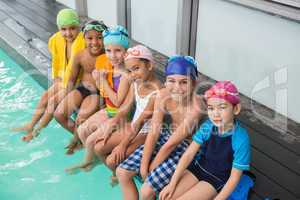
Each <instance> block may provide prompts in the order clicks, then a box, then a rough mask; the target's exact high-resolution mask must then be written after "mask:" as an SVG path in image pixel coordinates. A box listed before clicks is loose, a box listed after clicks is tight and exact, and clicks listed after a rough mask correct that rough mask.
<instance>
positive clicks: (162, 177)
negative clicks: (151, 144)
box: [119, 129, 189, 193]
mask: <svg viewBox="0 0 300 200" xmlns="http://www.w3.org/2000/svg"><path fill="white" fill-rule="evenodd" d="M170 136H171V133H170V131H169V130H167V129H164V130H163V131H162V132H161V134H160V136H159V139H158V141H157V143H156V145H155V148H154V151H153V153H152V157H151V159H152V160H153V159H154V158H155V156H156V154H157V153H158V151H159V149H160V148H161V147H162V146H163V145H164V144H165V143H166V142H167V141H168V139H169V138H170ZM188 145H189V143H188V142H187V141H182V142H181V143H180V144H178V145H177V147H176V148H175V149H174V150H173V152H172V153H171V154H170V155H169V156H168V158H166V160H164V161H163V162H162V163H161V164H160V165H159V166H158V167H156V168H155V169H154V170H152V171H151V172H150V173H149V174H148V176H147V178H146V180H145V182H146V183H147V184H148V185H149V186H150V187H151V188H152V189H153V190H154V191H155V192H157V193H159V192H160V191H161V190H162V189H163V188H164V187H165V186H166V185H167V184H168V183H169V182H170V180H171V177H172V175H173V173H174V172H175V169H176V165H177V164H178V161H179V159H180V157H181V156H182V154H183V153H184V152H185V150H186V149H187V147H188ZM143 150H144V145H141V146H140V147H139V148H137V149H136V150H135V151H134V152H133V153H132V154H131V155H130V156H129V157H128V158H127V159H126V160H125V161H123V162H122V163H121V164H120V165H119V167H121V168H123V169H126V170H128V171H134V172H136V173H137V174H139V172H140V165H141V160H142V156H143Z"/></svg>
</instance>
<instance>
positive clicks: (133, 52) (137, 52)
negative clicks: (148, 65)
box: [125, 45, 153, 62]
mask: <svg viewBox="0 0 300 200" xmlns="http://www.w3.org/2000/svg"><path fill="white" fill-rule="evenodd" d="M131 58H143V59H146V60H149V61H150V62H153V56H152V53H151V51H150V50H149V49H148V48H147V47H145V46H143V45H137V46H135V47H132V48H129V49H128V50H127V56H126V57H125V61H126V60H129V59H131Z"/></svg>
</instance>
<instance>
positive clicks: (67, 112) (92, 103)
mask: <svg viewBox="0 0 300 200" xmlns="http://www.w3.org/2000/svg"><path fill="white" fill-rule="evenodd" d="M106 29H107V27H106V26H105V24H103V22H99V21H91V22H89V23H87V24H86V25H85V26H84V28H83V34H84V39H85V42H86V48H85V49H84V50H82V51H80V52H79V53H77V54H76V55H75V57H74V61H73V65H72V70H71V75H70V79H69V81H68V85H67V91H68V95H67V96H66V97H65V98H64V99H63V100H62V101H61V102H60V104H59V105H58V107H57V109H56V111H55V113H54V117H55V119H56V121H58V122H59V123H60V124H61V125H62V126H63V127H64V128H65V129H67V130H68V131H70V132H71V133H72V134H73V139H72V140H71V143H70V145H68V151H67V154H72V153H73V151H74V148H75V147H76V146H77V145H78V143H77V141H76V138H77V134H76V129H77V127H78V126H79V125H80V124H81V123H82V122H83V121H85V120H86V119H87V118H88V117H89V116H90V115H92V114H94V113H95V112H96V111H97V110H98V109H99V104H100V103H99V102H100V96H99V90H98V89H97V86H96V82H95V80H94V78H93V76H92V72H93V70H94V69H95V62H96V59H97V57H98V56H100V55H101V54H104V48H103V38H102V32H103V31H104V30H106ZM79 76H80V77H81V79H80V83H79V84H78V85H76V80H77V77H79ZM77 109H79V111H78V115H77V117H76V120H75V121H73V120H72V119H71V115H72V113H73V112H74V111H75V110H77ZM74 140H75V141H74Z"/></svg>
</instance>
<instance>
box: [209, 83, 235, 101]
mask: <svg viewBox="0 0 300 200" xmlns="http://www.w3.org/2000/svg"><path fill="white" fill-rule="evenodd" d="M204 98H205V100H206V101H207V100H208V99H210V98H219V99H224V100H226V101H228V102H229V103H231V104H232V105H236V104H239V103H240V96H239V92H238V90H237V88H236V86H235V85H234V84H233V83H232V82H230V81H219V82H217V83H216V84H215V85H213V86H212V87H211V88H210V89H208V90H207V91H206V92H205V94H204Z"/></svg>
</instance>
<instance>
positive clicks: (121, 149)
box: [112, 144, 126, 165]
mask: <svg viewBox="0 0 300 200" xmlns="http://www.w3.org/2000/svg"><path fill="white" fill-rule="evenodd" d="M112 154H113V155H114V161H115V164H116V165H118V164H120V163H121V162H122V161H123V160H124V159H125V156H126V147H125V146H124V145H122V144H119V145H118V146H116V147H115V148H114V150H113V151H112Z"/></svg>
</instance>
